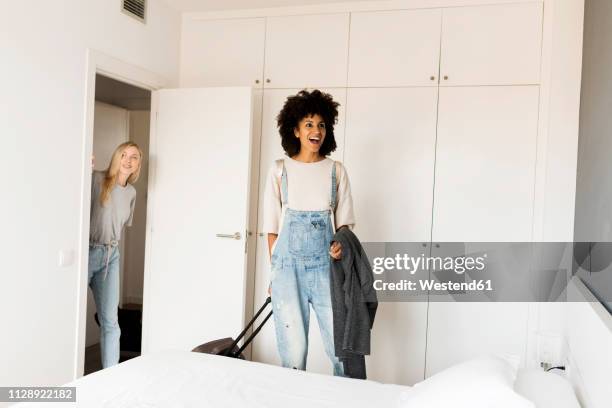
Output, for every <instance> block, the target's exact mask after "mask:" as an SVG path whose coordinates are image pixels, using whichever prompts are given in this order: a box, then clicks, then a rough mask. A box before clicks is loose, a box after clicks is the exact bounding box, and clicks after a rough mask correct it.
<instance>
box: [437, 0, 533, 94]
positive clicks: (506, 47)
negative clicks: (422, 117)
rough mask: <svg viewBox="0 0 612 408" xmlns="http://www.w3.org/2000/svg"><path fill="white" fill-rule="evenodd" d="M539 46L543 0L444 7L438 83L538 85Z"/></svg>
mask: <svg viewBox="0 0 612 408" xmlns="http://www.w3.org/2000/svg"><path fill="white" fill-rule="evenodd" d="M541 48H542V2H532V3H520V4H503V5H487V6H475V7H451V8H446V9H444V11H443V12H442V50H441V62H440V76H441V78H440V85H504V84H506V85H507V84H515V85H520V84H537V83H539V81H540V54H541ZM445 78H446V79H445Z"/></svg>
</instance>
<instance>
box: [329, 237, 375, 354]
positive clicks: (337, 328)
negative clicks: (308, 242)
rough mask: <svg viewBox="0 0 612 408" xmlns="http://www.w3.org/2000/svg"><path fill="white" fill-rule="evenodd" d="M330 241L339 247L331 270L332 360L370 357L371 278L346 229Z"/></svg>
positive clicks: (358, 246)
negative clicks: (338, 244) (340, 252)
mask: <svg viewBox="0 0 612 408" xmlns="http://www.w3.org/2000/svg"><path fill="white" fill-rule="evenodd" d="M333 241H337V242H339V243H340V244H341V245H342V259H340V260H338V261H336V260H332V267H331V299H332V313H333V316H334V345H335V352H336V356H337V357H339V358H353V357H355V356H364V355H367V354H370V331H371V329H372V326H373V324H374V317H375V316H376V308H377V307H378V301H377V298H376V291H375V290H374V288H373V286H372V284H373V281H374V275H373V273H372V268H371V266H370V262H369V261H368V258H367V255H366V253H365V252H364V250H363V248H362V247H361V243H360V242H359V239H357V236H355V234H354V233H353V232H352V231H351V230H350V229H348V228H341V229H340V230H339V231H338V232H336V234H335V235H334V238H333ZM362 358H363V357H362Z"/></svg>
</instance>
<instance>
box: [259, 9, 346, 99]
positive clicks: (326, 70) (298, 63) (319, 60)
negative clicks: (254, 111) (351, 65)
mask: <svg viewBox="0 0 612 408" xmlns="http://www.w3.org/2000/svg"><path fill="white" fill-rule="evenodd" d="M348 35H349V15H348V13H340V14H318V15H302V16H282V17H268V19H267V26H266V64H265V87H266V88H298V87H308V88H322V87H328V88H330V87H344V86H346V69H347V48H348Z"/></svg>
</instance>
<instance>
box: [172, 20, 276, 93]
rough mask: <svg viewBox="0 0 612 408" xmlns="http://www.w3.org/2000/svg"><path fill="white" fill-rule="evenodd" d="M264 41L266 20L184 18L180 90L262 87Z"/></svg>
mask: <svg viewBox="0 0 612 408" xmlns="http://www.w3.org/2000/svg"><path fill="white" fill-rule="evenodd" d="M264 39H265V19H264V18H246V19H231V20H192V19H189V18H185V19H184V21H183V29H182V35H181V59H180V61H181V65H180V85H181V87H204V86H252V87H255V88H261V87H262V86H263V62H264V61H263V58H264Z"/></svg>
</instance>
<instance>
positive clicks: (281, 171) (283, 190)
mask: <svg viewBox="0 0 612 408" xmlns="http://www.w3.org/2000/svg"><path fill="white" fill-rule="evenodd" d="M276 174H277V178H278V179H279V185H280V194H281V203H282V206H283V207H286V206H287V204H288V203H289V193H288V192H287V169H286V168H285V161H284V160H283V159H278V160H277V161H276Z"/></svg>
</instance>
